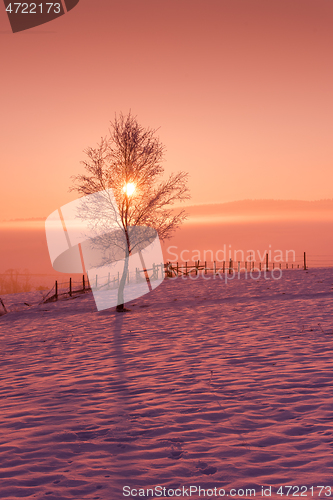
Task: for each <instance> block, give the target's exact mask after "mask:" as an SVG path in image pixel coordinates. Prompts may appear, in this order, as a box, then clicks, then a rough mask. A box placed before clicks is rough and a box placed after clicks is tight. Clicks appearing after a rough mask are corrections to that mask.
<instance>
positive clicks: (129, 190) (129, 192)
mask: <svg viewBox="0 0 333 500" xmlns="http://www.w3.org/2000/svg"><path fill="white" fill-rule="evenodd" d="M123 191H124V193H126V194H127V196H131V195H132V194H133V193H134V191H135V184H134V183H133V182H128V183H127V184H125V186H124V187H123Z"/></svg>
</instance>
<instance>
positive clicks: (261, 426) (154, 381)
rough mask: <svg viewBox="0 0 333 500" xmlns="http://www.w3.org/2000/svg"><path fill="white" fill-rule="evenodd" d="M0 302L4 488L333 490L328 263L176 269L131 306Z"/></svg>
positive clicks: (70, 495) (41, 493)
mask: <svg viewBox="0 0 333 500" xmlns="http://www.w3.org/2000/svg"><path fill="white" fill-rule="evenodd" d="M267 277H271V275H270V273H268V274H267ZM205 278H206V279H205ZM207 278H208V279H207ZM43 293H44V294H45V293H46V292H43ZM2 298H3V300H4V303H5V306H6V307H7V309H8V310H9V313H8V314H6V315H3V316H1V318H0V342H1V358H0V359H1V361H0V363H1V371H0V376H1V402H2V410H1V418H0V478H1V482H0V498H1V499H17V498H27V499H49V500H55V499H56V500H65V499H66V500H67V499H103V500H111V499H112V500H118V499H121V498H139V494H141V496H140V497H141V498H154V497H152V494H151V492H149V491H148V492H147V488H155V487H156V486H160V487H161V488H163V487H165V488H166V495H167V494H168V493H167V490H168V489H170V491H169V496H171V495H172V492H174V496H175V497H176V496H178V498H188V496H187V495H186V494H184V495H183V491H182V490H181V488H183V487H184V488H185V493H186V491H187V494H188V495H189V488H190V486H192V488H193V489H192V496H191V498H204V496H203V491H201V495H200V496H199V494H198V492H196V493H195V492H194V490H195V487H197V488H198V489H199V486H200V487H201V488H202V489H206V498H207V496H209V495H210V493H211V492H213V495H212V498H216V497H218V498H221V495H220V496H218V492H219V491H220V493H221V492H222V489H224V490H225V492H226V493H225V496H227V495H229V497H230V496H232V495H233V492H231V491H230V490H231V489H232V488H235V489H236V490H237V489H239V488H241V489H243V490H244V491H245V490H246V489H250V488H254V489H255V491H256V496H257V497H258V496H260V497H262V493H261V491H262V490H261V488H262V486H264V487H265V488H268V487H269V486H271V488H272V493H271V496H270V497H271V498H283V497H285V496H287V495H286V493H287V489H286V485H294V486H297V485H298V486H299V487H301V486H304V488H303V490H300V491H299V492H298V495H299V496H301V495H300V494H301V491H303V492H305V487H307V488H308V489H307V491H306V496H308V497H310V496H312V497H314V498H319V492H320V489H319V488H317V486H321V485H322V486H327V487H328V486H332V490H333V484H332V483H333V480H332V472H333V457H332V451H333V429H332V419H333V391H332V382H333V371H332V354H333V349H332V342H333V321H332V314H331V308H332V300H333V270H332V269H313V270H311V269H310V270H309V271H307V272H305V271H303V270H286V271H285V270H284V271H283V274H282V277H281V279H277V280H272V279H270V280H268V279H264V277H263V276H261V278H260V279H258V280H253V279H249V277H248V279H245V276H244V274H242V275H241V276H240V279H238V278H237V276H236V277H235V279H233V280H229V281H228V283H225V280H224V278H223V279H220V278H219V277H215V279H213V275H212V274H210V275H207V276H206V277H205V276H198V278H197V279H191V278H189V277H188V278H177V279H168V280H165V281H164V282H163V283H162V285H161V286H160V287H158V288H157V289H155V290H154V291H153V292H152V293H150V294H148V295H145V296H144V297H142V298H140V299H137V300H135V301H133V302H132V303H129V304H128V305H127V307H129V308H130V309H131V312H128V313H124V314H119V313H116V312H115V311H114V310H107V311H102V312H97V310H96V306H95V304H94V301H93V297H92V294H91V293H87V294H84V295H78V296H76V297H73V298H68V299H66V300H62V301H58V302H56V303H48V304H39V302H40V301H41V299H42V293H41V292H31V293H26V294H14V295H6V296H4V297H2ZM24 302H26V303H28V304H32V305H31V306H27V305H25V304H24ZM125 486H128V487H129V488H127V489H125V490H123V487H125ZM279 486H283V488H284V489H283V490H282V491H283V492H284V495H283V496H281V495H278V494H277V491H278V488H279ZM312 486H313V490H311V489H310V488H311V487H312ZM215 487H216V488H217V489H216V490H215V491H216V495H214V488H215ZM140 488H141V490H140ZM186 488H188V490H186ZM207 489H208V492H207ZM209 489H211V490H210V491H209ZM131 490H132V493H133V494H130V491H131ZM175 491H176V493H175ZM280 491H281V490H280ZM159 492H163V490H159V489H157V490H155V493H156V495H155V498H161V497H163V493H162V495H160V494H159ZM179 492H180V493H182V495H181V496H179V495H178V493H179ZM293 492H294V493H295V492H297V490H296V489H295V488H294V489H293V490H291V491H290V493H289V497H291V496H292V493H293ZM267 493H268V492H267ZM327 493H329V490H328V489H326V490H322V492H321V496H320V497H321V498H323V497H324V498H325V497H327V496H329V495H328V494H327ZM143 494H144V495H145V496H143ZM332 494H333V493H332ZM126 495H127V496H126ZM241 496H242V494H241V492H240V494H239V495H238V494H237V492H236V494H235V495H234V497H235V498H241ZM252 496H253V495H252ZM266 496H268V495H266ZM302 496H305V494H303V495H302ZM242 497H243V498H249V496H246V495H245V494H244V495H243V496H242Z"/></svg>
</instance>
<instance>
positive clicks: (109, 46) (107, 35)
mask: <svg viewBox="0 0 333 500" xmlns="http://www.w3.org/2000/svg"><path fill="white" fill-rule="evenodd" d="M332 26H333V3H332V1H331V0H327V1H326V0H316V1H315V2H314V1H313V0H311V1H308V0H275V1H267V0H246V1H244V0H241V1H240V0H232V2H230V1H224V0H216V1H215V0H210V1H208V2H207V1H205V2H204V1H196V0H182V1H181V2H180V1H179V0H176V1H174V0H168V1H164V2H163V1H156V0H151V1H150V0H140V2H138V1H137V0H135V1H121V2H111V1H109V0H99V1H98V2H96V1H92V0H90V1H89V0H81V1H80V3H79V4H78V6H77V7H75V8H74V9H73V10H72V11H71V12H69V13H68V14H66V15H65V16H62V17H60V18H59V19H57V20H54V21H52V22H50V23H48V24H45V25H43V26H41V27H38V28H34V29H31V30H28V31H26V32H21V33H16V34H12V33H11V32H10V27H9V22H8V20H7V18H6V13H5V9H4V8H3V7H2V6H0V47H1V48H0V51H1V90H2V92H1V97H0V100H1V102H0V109H1V116H0V128H1V148H0V165H1V201H0V204H1V207H0V208H1V216H0V219H2V220H6V219H7V220H8V219H11V218H22V217H23V218H24V217H46V216H47V215H48V214H49V213H51V212H52V211H53V210H55V209H56V208H57V207H59V206H61V205H63V204H64V203H66V202H68V201H69V200H71V199H73V198H74V196H75V195H74V194H73V193H71V194H70V193H68V188H69V186H70V183H71V181H70V177H71V175H76V174H77V173H79V172H80V169H81V168H82V167H81V166H80V161H81V160H82V159H84V154H83V150H84V149H85V148H86V147H87V146H94V145H95V144H96V143H97V142H98V141H99V139H100V137H101V136H104V135H106V134H107V131H108V126H109V120H110V119H112V118H113V117H114V113H115V112H118V113H119V112H120V111H123V112H127V111H128V110H129V109H131V110H132V112H133V113H134V114H136V115H137V116H138V119H139V121H140V122H141V123H142V124H143V125H145V126H150V127H153V128H158V127H160V129H159V131H158V134H159V136H160V138H161V140H162V141H163V142H164V144H165V145H166V147H167V156H166V162H165V168H166V172H167V173H169V172H171V171H178V170H185V171H187V172H189V173H190V176H191V177H190V188H191V192H192V200H191V203H192V204H196V203H208V202H228V201H234V200H241V199H248V198H252V199H262V198H275V199H296V200H297V199H298V200H315V199H323V198H332V185H333V168H332V163H333V147H332V144H333V141H332V138H333V137H332V135H333V126H332V116H333V92H332V88H333V58H332V52H333V30H332Z"/></svg>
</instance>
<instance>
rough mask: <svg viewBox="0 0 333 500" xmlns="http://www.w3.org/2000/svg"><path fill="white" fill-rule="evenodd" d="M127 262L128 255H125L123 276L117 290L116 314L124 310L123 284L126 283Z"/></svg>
mask: <svg viewBox="0 0 333 500" xmlns="http://www.w3.org/2000/svg"><path fill="white" fill-rule="evenodd" d="M126 254H128V252H126ZM128 260H129V255H126V257H125V262H124V269H123V274H122V276H121V279H120V282H119V288H118V305H117V311H118V312H123V311H124V310H125V308H124V288H125V283H126V278H127V273H128Z"/></svg>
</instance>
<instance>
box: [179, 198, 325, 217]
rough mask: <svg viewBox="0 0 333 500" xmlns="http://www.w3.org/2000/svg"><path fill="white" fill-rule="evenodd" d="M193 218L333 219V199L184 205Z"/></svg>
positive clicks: (242, 201)
mask: <svg viewBox="0 0 333 500" xmlns="http://www.w3.org/2000/svg"><path fill="white" fill-rule="evenodd" d="M184 209H185V210H186V212H187V213H188V214H189V221H190V220H191V219H202V218H203V219H207V218H211V217H212V218H222V219H223V218H230V217H233V216H235V217H236V218H243V217H244V218H249V217H250V218H252V217H254V218H256V219H262V218H263V219H267V218H274V219H279V218H281V219H285V218H287V219H292V218H297V219H298V218H311V219H313V218H319V219H321V218H323V219H328V218H332V219H333V199H330V200H316V201H301V200H241V201H232V202H228V203H214V204H202V205H189V206H186V207H184Z"/></svg>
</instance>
